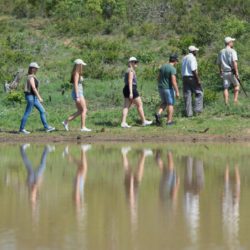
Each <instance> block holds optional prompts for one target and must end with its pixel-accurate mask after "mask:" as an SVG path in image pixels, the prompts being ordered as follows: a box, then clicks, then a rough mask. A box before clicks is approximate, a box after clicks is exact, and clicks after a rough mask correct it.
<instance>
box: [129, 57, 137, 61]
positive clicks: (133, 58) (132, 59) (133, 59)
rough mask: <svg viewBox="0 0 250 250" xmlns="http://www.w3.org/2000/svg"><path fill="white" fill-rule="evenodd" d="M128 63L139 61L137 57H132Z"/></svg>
mask: <svg viewBox="0 0 250 250" xmlns="http://www.w3.org/2000/svg"><path fill="white" fill-rule="evenodd" d="M128 62H138V60H137V59H136V57H134V56H132V57H130V58H129V59H128Z"/></svg>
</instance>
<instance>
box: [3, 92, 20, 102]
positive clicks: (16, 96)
mask: <svg viewBox="0 0 250 250" xmlns="http://www.w3.org/2000/svg"><path fill="white" fill-rule="evenodd" d="M6 99H7V102H8V103H12V104H14V103H20V104H21V103H22V102H23V101H24V95H23V93H22V92H16V91H12V92H10V93H8V95H7V98H6Z"/></svg>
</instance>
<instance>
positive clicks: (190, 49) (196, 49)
mask: <svg viewBox="0 0 250 250" xmlns="http://www.w3.org/2000/svg"><path fill="white" fill-rule="evenodd" d="M188 50H189V51H191V52H194V51H199V49H198V48H196V47H195V46H194V45H191V46H189V47H188Z"/></svg>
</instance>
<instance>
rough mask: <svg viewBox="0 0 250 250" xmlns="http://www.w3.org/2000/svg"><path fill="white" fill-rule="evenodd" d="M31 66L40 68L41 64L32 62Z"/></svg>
mask: <svg viewBox="0 0 250 250" xmlns="http://www.w3.org/2000/svg"><path fill="white" fill-rule="evenodd" d="M29 67H30V68H36V69H39V68H40V67H39V65H38V64H37V63H36V62H32V63H30V65H29Z"/></svg>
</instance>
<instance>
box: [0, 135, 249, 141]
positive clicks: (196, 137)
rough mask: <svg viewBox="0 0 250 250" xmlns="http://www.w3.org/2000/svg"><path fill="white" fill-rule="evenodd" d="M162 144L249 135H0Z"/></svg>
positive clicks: (22, 138) (12, 138)
mask: <svg viewBox="0 0 250 250" xmlns="http://www.w3.org/2000/svg"><path fill="white" fill-rule="evenodd" d="M24 142H35V143H66V142H71V143H74V142H76V143H82V142H84V143H107V142H110V143H122V142H131V143H143V142H148V143H164V142H179V143H181V142H188V143H190V142H192V143H199V142H227V143H232V142H250V135H245V136H239V135H235V136H232V135H209V134H206V135H205V134H191V135H164V136H163V135H146V134H145V135H136V134H131V135H129V134H126V135H124V134H122V135H120V134H110V133H95V134H94V133H90V134H81V135H78V134H66V135H65V134H62V135H58V134H56V133H54V134H53V133H51V134H44V133H38V134H32V135H19V134H10V133H0V143H24Z"/></svg>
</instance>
